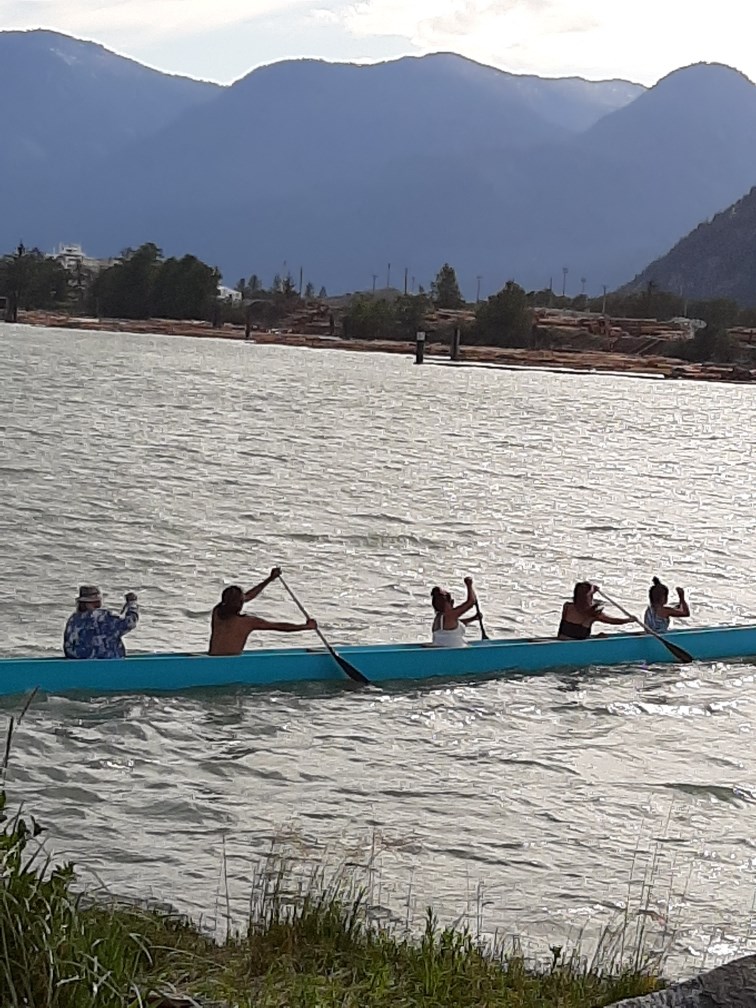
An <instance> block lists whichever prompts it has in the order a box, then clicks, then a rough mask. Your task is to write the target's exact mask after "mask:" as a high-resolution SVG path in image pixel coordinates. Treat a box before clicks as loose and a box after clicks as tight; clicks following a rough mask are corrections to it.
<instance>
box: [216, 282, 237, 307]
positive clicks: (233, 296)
mask: <svg viewBox="0 0 756 1008" xmlns="http://www.w3.org/2000/svg"><path fill="white" fill-rule="evenodd" d="M218 299H219V300H220V301H227V302H228V303H229V304H241V303H242V293H241V291H238V290H234V288H233V287H224V286H223V285H222V284H218Z"/></svg>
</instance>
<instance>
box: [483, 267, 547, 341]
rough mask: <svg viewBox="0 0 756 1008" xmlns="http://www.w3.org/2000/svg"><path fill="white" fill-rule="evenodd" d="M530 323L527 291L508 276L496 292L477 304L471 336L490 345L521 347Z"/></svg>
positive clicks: (529, 331)
mask: <svg viewBox="0 0 756 1008" xmlns="http://www.w3.org/2000/svg"><path fill="white" fill-rule="evenodd" d="M532 325H533V315H532V312H531V310H530V307H529V305H528V296H527V294H526V293H525V291H524V290H523V289H522V287H520V286H519V284H516V283H515V282H514V281H513V280H509V281H507V283H506V284H505V286H504V287H503V289H502V290H500V291H499V293H498V294H494V295H493V296H492V297H490V298H489V299H488V300H487V301H482V302H481V303H480V305H479V306H478V309H477V311H476V313H475V328H474V330H473V337H474V339H475V340H476V342H478V343H487V344H490V345H491V346H509V347H524V346H528V345H529V344H530V336H531V329H532Z"/></svg>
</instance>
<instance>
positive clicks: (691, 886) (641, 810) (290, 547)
mask: <svg viewBox="0 0 756 1008" xmlns="http://www.w3.org/2000/svg"><path fill="white" fill-rule="evenodd" d="M0 340H1V341H2V349H3V354H2V357H1V358H0V387H1V388H2V394H1V396H0V430H1V431H2V449H1V452H0V473H1V475H2V486H3V493H2V496H1V497H0V561H1V562H2V570H3V577H2V581H1V583H0V617H1V621H0V653H2V654H3V655H27V654H37V655H39V654H54V653H57V652H58V650H59V648H60V642H61V635H62V628H63V624H64V622H65V619H66V617H67V616H68V614H69V613H70V611H71V609H72V604H73V599H74V597H75V593H76V588H77V586H78V585H79V584H80V583H87V582H93V583H98V584H101V585H102V587H103V588H104V589H105V591H106V593H107V598H106V601H108V602H110V604H112V605H114V606H118V605H120V603H121V601H122V595H123V593H124V592H125V591H127V590H129V589H133V590H135V591H138V592H139V596H140V603H141V606H142V622H141V623H140V626H139V628H138V629H137V630H136V631H135V632H134V633H133V634H132V635H131V636H130V638H129V639H128V642H129V646H130V648H132V649H134V650H152V649H170V650H176V649H181V650H184V649H186V650H197V651H201V650H202V649H204V648H205V647H206V645H207V635H208V615H209V611H210V609H211V607H212V606H213V604H214V603H215V602H216V601H217V597H218V593H219V591H220V589H221V588H222V586H223V585H224V584H227V583H229V582H235V581H239V582H240V583H243V584H244V585H245V586H249V585H250V584H251V583H254V581H256V580H258V579H259V578H261V577H262V576H264V575H265V574H266V573H267V571H268V569H269V568H270V567H271V566H272V565H273V564H276V563H280V564H282V565H283V567H284V568H285V570H286V573H287V578H288V580H289V582H290V584H291V585H292V587H294V588H295V590H296V591H297V592H298V594H300V595H301V597H302V598H303V599H304V600H305V601H306V603H307V604H308V605H309V607H310V608H311V609H312V611H313V613H314V614H315V615H316V616H317V617H318V619H319V620H320V622H321V625H322V626H323V628H324V630H326V632H327V633H328V634H329V635H330V636H331V637H332V639H333V640H334V641H335V642H339V641H342V642H358V641H359V642H383V641H413V640H418V639H426V638H427V636H428V634H429V622H430V607H429V591H430V588H431V586H432V585H433V584H436V583H443V584H447V585H449V586H450V587H451V588H452V589H453V590H454V591H456V592H458V593H461V592H462V578H463V576H464V575H465V574H467V573H471V574H473V575H474V577H475V579H476V583H477V586H478V589H479V592H480V597H481V601H482V603H483V608H484V611H485V615H486V620H487V628H488V631H489V633H490V634H491V635H492V636H497V635H512V634H515V635H516V634H522V635H526V636H532V635H538V634H551V633H553V632H554V629H555V627H556V624H557V622H558V614H559V610H560V607H561V603H562V601H563V599H564V598H565V597H566V595H567V593H568V592H569V590H570V588H571V585H572V582H574V581H575V580H576V579H579V578H583V577H590V578H592V579H596V580H597V581H598V582H599V583H600V584H602V585H604V586H606V588H607V590H608V591H609V592H610V594H612V595H613V596H615V597H617V598H618V599H620V600H622V601H623V602H624V603H625V604H626V605H629V607H630V608H631V609H633V610H634V611H636V612H640V611H641V610H642V609H643V606H644V603H645V593H646V591H647V588H648V584H649V582H650V578H651V576H652V575H653V574H659V575H660V576H661V577H662V578H663V579H664V580H665V581H666V582H667V583H669V584H671V585H676V584H682V585H684V586H685V587H686V588H687V589H688V591H689V596H690V601H691V606H692V608H693V618H692V620H691V623H692V624H693V625H707V624H716V623H733V622H754V618H753V616H754V611H755V610H756V587H754V582H753V570H754V567H755V566H756V546H755V545H754V535H753V531H754V519H753V508H752V496H753V491H754V487H755V481H754V475H753V462H752V460H753V449H754V439H755V438H756V434H755V433H754V432H756V399H755V398H754V392H753V390H752V389H750V388H746V387H738V386H727V385H714V384H703V383H702V384H693V383H677V382H674V383H673V382H657V381H643V380H637V379H628V378H617V377H609V376H600V375H586V376H581V377H578V376H575V375H558V374H547V373H539V372H534V371H520V372H514V371H495V370H474V369H455V368H441V367H431V366H427V367H424V368H417V367H413V366H412V365H411V362H410V360H409V359H408V358H405V357H399V356H389V355H386V356H381V355H377V354H376V355H373V354H358V353H343V352H335V351H333V350H322V351H310V350H299V349H287V348H282V347H263V346H254V345H243V344H241V343H236V342H226V341H216V340H199V339H197V340H192V339H183V338H170V337H143V336H130V335H126V334H118V335H116V334H102V335H100V334H92V333H75V332H57V331H52V330H42V329H29V328H24V327H12V326H5V327H2V328H0ZM254 608H255V611H256V612H259V613H260V614H261V615H265V616H275V617H277V618H280V619H298V615H297V613H296V611H295V610H294V609H293V606H292V604H291V602H290V601H289V600H288V599H287V597H286V596H285V594H284V593H283V591H282V590H281V588H280V587H278V586H275V585H274V586H271V587H270V588H269V589H268V590H267V592H266V593H265V595H264V596H263V597H262V598H260V599H259V600H257V601H256V602H255V605H254ZM471 629H472V628H471ZM272 637H273V635H269V638H272ZM269 638H261V639H260V641H259V642H254V641H253V642H252V643H251V646H255V645H256V644H259V643H262V644H265V645H268V646H270V645H278V644H286V643H288V644H290V643H291V642H292V639H291V638H288V639H282V638H280V637H279V638H275V639H269ZM755 700H756V684H755V683H754V666H753V665H751V664H748V663H731V664H723V663H717V664H709V665H693V666H687V667H675V666H671V665H670V666H664V667H656V668H632V669H624V670H617V669H614V670H612V669H609V670H588V671H586V672H584V673H582V674H566V673H565V674H562V675H548V676H543V677H530V678H529V677H523V678H516V679H512V680H508V681H504V680H500V681H488V682H465V683H455V684H441V685H439V684H436V685H432V686H429V685H423V684H412V685H405V686H402V687H398V686H397V687H390V688H388V689H387V690H385V691H383V692H382V693H372V692H360V691H352V690H342V689H340V688H338V687H335V688H334V687H327V688H326V687H319V686H308V687H306V688H302V689H298V690H277V691H276V690H270V691H254V690H241V689H238V688H232V689H228V690H213V691H196V692H193V693H190V694H184V695H176V696H160V697H155V696H150V697H148V696H137V695H121V696H109V697H102V696H95V697H82V696H78V697H40V698H38V699H37V700H35V702H34V704H33V705H32V707H31V709H30V710H29V712H28V714H27V716H26V719H25V721H24V724H23V726H22V729H21V730H20V731H19V733H18V736H17V739H16V742H15V750H14V754H13V762H12V774H11V778H10V792H11V796H12V797H13V796H14V795H15V796H18V795H19V794H20V795H21V796H22V797H23V800H24V802H25V804H26V807H27V808H29V809H30V810H33V811H34V813H35V814H36V815H37V816H38V817H39V818H40V819H41V820H42V821H43V822H44V823H45V824H46V825H47V826H48V829H49V835H48V843H49V845H50V848H51V849H52V850H53V851H54V852H55V853H56V854H57V855H59V856H61V857H64V856H66V857H67V856H71V857H73V858H74V859H75V860H76V861H77V863H78V864H79V865H80V866H81V868H82V869H83V870H84V872H85V874H86V873H96V874H97V876H99V877H100V878H101V879H102V880H103V881H104V882H105V883H106V884H107V885H109V886H110V887H111V888H112V889H113V890H114V891H116V892H119V893H125V894H130V895H141V896H144V895H153V896H156V897H160V898H164V899H165V898H167V899H170V900H171V901H172V902H174V903H175V904H176V905H178V906H180V907H181V908H184V909H188V910H190V911H192V912H196V913H200V912H202V913H207V912H211V911H212V908H213V906H214V905H215V904H216V901H217V887H218V876H219V871H220V866H221V842H222V838H223V837H225V838H226V847H227V853H228V866H229V872H230V879H229V882H230V887H231V891H232V896H233V898H234V900H236V901H237V902H239V903H240V904H241V905H243V904H244V900H245V898H246V893H247V891H248V887H249V883H250V880H251V877H252V875H253V872H254V865H255V862H256V859H258V858H259V857H261V856H262V855H264V854H265V852H266V851H267V850H268V848H269V846H270V843H271V841H272V839H273V838H274V837H277V836H281V835H282V834H283V835H284V836H285V837H288V839H289V841H290V842H292V843H295V844H296V846H297V849H298V850H301V851H313V852H317V851H319V850H322V848H323V847H326V848H328V849H329V850H330V851H331V856H333V857H335V858H338V857H342V856H349V857H353V858H358V859H359V858H363V859H364V858H367V857H369V856H370V855H371V852H372V854H373V856H374V857H375V859H376V864H377V865H378V867H379V870H380V876H381V887H382V898H383V900H384V901H385V902H386V903H387V904H389V905H391V906H392V907H393V908H394V909H395V911H396V912H397V913H398V914H399V915H401V914H402V912H403V911H402V901H403V900H406V899H407V898H408V894H411V897H410V898H411V900H412V901H413V903H415V904H416V906H417V907H418V908H419V912H420V913H422V909H423V907H424V905H425V904H426V903H432V904H433V905H434V907H435V908H436V909H437V910H438V912H439V913H440V914H441V915H442V917H443V918H445V919H454V918H455V917H457V915H459V914H460V913H473V914H480V915H481V916H482V920H483V924H484V926H485V927H486V928H487V929H489V930H494V929H498V930H499V931H500V932H502V933H504V934H513V933H520V934H522V935H524V936H526V937H528V938H530V939H532V940H533V941H535V942H536V943H537V944H539V947H541V948H543V947H544V946H547V945H548V943H550V942H556V943H560V942H561V941H562V940H563V939H564V938H565V937H569V936H570V935H575V934H576V933H577V932H578V931H579V930H580V929H582V928H584V927H587V926H590V924H591V922H593V923H594V924H595V923H596V922H601V921H605V920H609V919H611V917H612V914H615V913H616V912H617V908H619V907H621V906H622V905H623V903H624V901H625V900H627V899H628V896H630V897H632V898H635V896H637V895H638V892H639V889H640V885H641V883H642V880H643V875H644V872H646V871H647V870H648V868H649V865H651V866H652V868H653V872H654V874H655V876H656V879H657V881H658V884H657V885H656V887H655V890H654V895H653V900H652V902H653V906H654V908H655V909H656V911H657V912H658V913H659V914H660V915H661V916H662V917H663V918H664V919H668V920H669V922H670V924H671V925H674V927H675V929H676V932H677V939H676V943H675V950H676V952H677V954H678V955H679V956H680V959H681V961H682V958H683V957H684V956H688V957H689V961H692V962H693V963H698V962H700V961H701V959H702V958H703V957H704V955H706V954H708V956H709V959H708V961H711V960H712V958H717V957H719V958H728V957H731V956H732V955H733V954H734V953H735V952H736V951H738V950H739V949H740V948H741V947H745V943H746V939H747V938H748V937H749V935H750V929H751V916H752V914H751V910H752V905H753V902H754V893H756V887H755V886H754V870H755V867H756V853H755V850H756V846H755V844H756V842H755V841H754V835H756V815H755V811H756V775H755V774H754V743H753V739H752V733H753V729H752V724H753V715H754V708H755V707H756V703H755ZM2 706H3V709H4V710H5V711H6V713H7V714H10V713H12V712H13V711H15V710H17V709H18V706H19V701H18V699H17V698H15V699H13V698H8V699H6V700H4V701H3V703H2ZM657 890H658V891H657Z"/></svg>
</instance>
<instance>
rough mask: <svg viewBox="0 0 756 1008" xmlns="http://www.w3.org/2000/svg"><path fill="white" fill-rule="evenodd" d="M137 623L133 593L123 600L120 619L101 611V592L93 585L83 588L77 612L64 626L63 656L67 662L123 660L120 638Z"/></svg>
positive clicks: (107, 611) (124, 649) (123, 649)
mask: <svg viewBox="0 0 756 1008" xmlns="http://www.w3.org/2000/svg"><path fill="white" fill-rule="evenodd" d="M138 622H139V607H138V606H137V597H136V595H135V594H134V592H129V593H128V595H127V596H126V605H125V606H124V607H123V609H122V610H121V613H120V614H119V615H116V614H115V613H112V612H110V610H109V609H103V608H102V592H101V591H100V589H99V588H96V587H95V586H94V585H82V586H81V588H79V597H78V598H77V599H76V612H75V613H72V615H71V616H69V618H68V622H67V623H66V629H65V633H64V634H63V653H64V654H65V656H66V658H125V657H126V648H125V647H124V646H123V635H124V634H127V633H128V632H129V631H130V630H133V629H134V627H135V626H136V625H137V623H138Z"/></svg>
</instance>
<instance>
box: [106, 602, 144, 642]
mask: <svg viewBox="0 0 756 1008" xmlns="http://www.w3.org/2000/svg"><path fill="white" fill-rule="evenodd" d="M108 617H109V618H108V625H109V628H110V629H111V630H114V631H115V632H116V633H117V634H119V635H120V636H123V634H127V633H129V632H130V631H131V630H133V629H134V627H135V626H136V625H137V623H138V622H139V606H138V605H137V597H136V595H135V594H134V592H129V593H128V595H127V596H126V605H125V606H124V607H123V609H122V610H121V613H120V615H118V616H117V615H116V614H115V613H108Z"/></svg>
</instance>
